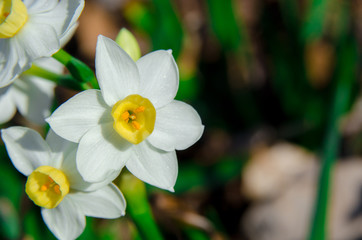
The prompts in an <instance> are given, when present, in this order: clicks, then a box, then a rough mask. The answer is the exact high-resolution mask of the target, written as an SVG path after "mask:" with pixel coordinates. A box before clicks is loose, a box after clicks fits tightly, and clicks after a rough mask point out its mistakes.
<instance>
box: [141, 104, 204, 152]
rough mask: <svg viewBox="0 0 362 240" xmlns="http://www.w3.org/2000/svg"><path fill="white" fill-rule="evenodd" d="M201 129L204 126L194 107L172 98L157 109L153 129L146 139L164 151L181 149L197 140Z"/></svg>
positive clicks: (201, 131)
mask: <svg viewBox="0 0 362 240" xmlns="http://www.w3.org/2000/svg"><path fill="white" fill-rule="evenodd" d="M203 130H204V126H203V125H202V124H201V119H200V116H199V114H198V113H197V112H196V111H195V109H193V108H192V107H191V106H190V105H188V104H186V103H184V102H180V101H176V100H174V101H172V102H171V103H170V104H167V105H166V106H164V107H163V108H160V109H157V115H156V123H155V129H154V130H153V133H152V134H151V135H150V136H149V137H148V138H147V140H148V141H149V142H150V143H151V144H152V145H153V146H155V147H157V148H160V149H162V150H165V151H172V150H175V149H177V150H183V149H186V148H188V147H190V146H191V145H193V144H194V143H195V142H196V141H198V140H199V139H200V137H201V135H202V133H203Z"/></svg>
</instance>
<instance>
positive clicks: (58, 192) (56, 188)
mask: <svg viewBox="0 0 362 240" xmlns="http://www.w3.org/2000/svg"><path fill="white" fill-rule="evenodd" d="M53 189H54V192H55V193H57V194H60V193H61V192H60V187H59V185H58V184H57V185H55V186H54V187H53Z"/></svg>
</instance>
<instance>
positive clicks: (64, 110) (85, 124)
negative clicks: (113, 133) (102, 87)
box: [46, 89, 113, 142]
mask: <svg viewBox="0 0 362 240" xmlns="http://www.w3.org/2000/svg"><path fill="white" fill-rule="evenodd" d="M110 111H111V109H110V108H109V107H108V106H107V104H106V103H105V102H104V100H103V97H102V94H101V92H100V91H99V90H93V89H91V90H87V91H83V92H81V93H79V94H77V95H76V96H74V97H72V98H71V99H69V100H68V101H67V102H65V103H64V104H62V105H61V106H60V107H58V108H57V110H56V111H55V112H54V113H53V114H52V115H51V116H50V117H49V118H47V119H46V121H47V122H48V123H49V125H50V126H51V128H52V129H53V130H54V132H56V133H57V134H58V135H59V136H61V137H63V138H65V139H67V140H69V141H73V142H79V140H80V138H81V137H82V136H83V135H84V134H85V133H86V132H87V131H89V130H90V129H91V128H93V127H96V126H98V125H99V124H102V123H107V122H111V121H112V122H113V119H112V115H111V113H110Z"/></svg>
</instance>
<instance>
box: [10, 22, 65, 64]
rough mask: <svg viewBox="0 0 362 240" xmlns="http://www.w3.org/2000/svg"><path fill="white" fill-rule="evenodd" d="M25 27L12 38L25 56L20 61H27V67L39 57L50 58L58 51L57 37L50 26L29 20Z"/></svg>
mask: <svg viewBox="0 0 362 240" xmlns="http://www.w3.org/2000/svg"><path fill="white" fill-rule="evenodd" d="M25 26H26V27H25ZM25 26H24V27H23V28H22V29H21V30H20V31H19V32H18V33H17V34H16V35H15V37H14V38H15V39H16V40H17V41H18V46H19V48H20V47H21V48H22V51H24V53H25V55H26V58H24V57H23V58H21V59H24V61H28V62H29V67H30V64H31V62H32V61H34V60H36V59H38V58H40V57H50V56H51V55H52V54H53V53H55V52H56V51H58V50H59V48H60V41H59V37H58V35H57V33H56V32H55V30H54V28H53V27H52V26H51V25H49V24H47V23H46V22H42V23H36V22H33V21H32V20H31V19H29V20H28V22H27V23H26V25H25ZM29 39H31V41H29ZM24 70H26V69H23V71H24Z"/></svg>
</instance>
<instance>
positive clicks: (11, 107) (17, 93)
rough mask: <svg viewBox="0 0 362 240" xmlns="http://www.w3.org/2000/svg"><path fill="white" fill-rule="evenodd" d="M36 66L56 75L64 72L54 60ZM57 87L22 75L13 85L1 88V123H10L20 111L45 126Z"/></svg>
mask: <svg viewBox="0 0 362 240" xmlns="http://www.w3.org/2000/svg"><path fill="white" fill-rule="evenodd" d="M34 64H35V65H37V66H40V67H43V68H45V69H47V70H51V71H52V72H54V73H62V70H63V65H62V64H60V63H59V62H58V61H56V60H54V59H52V58H42V59H39V60H37V61H35V63H34ZM55 86H56V84H55V83H53V82H51V81H48V80H45V79H42V78H40V77H36V76H32V75H27V74H22V75H20V76H19V77H18V78H17V79H15V81H14V83H13V84H11V85H9V86H7V87H4V88H0V109H2V112H1V114H0V123H5V122H7V121H9V120H10V119H11V118H12V117H13V116H14V114H15V112H16V109H18V110H19V112H20V114H21V115H23V116H24V117H25V118H27V119H28V120H30V121H31V122H33V123H36V124H39V125H41V124H44V123H45V121H44V119H45V118H46V117H48V116H49V115H50V108H51V104H52V101H53V98H54V88H55Z"/></svg>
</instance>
